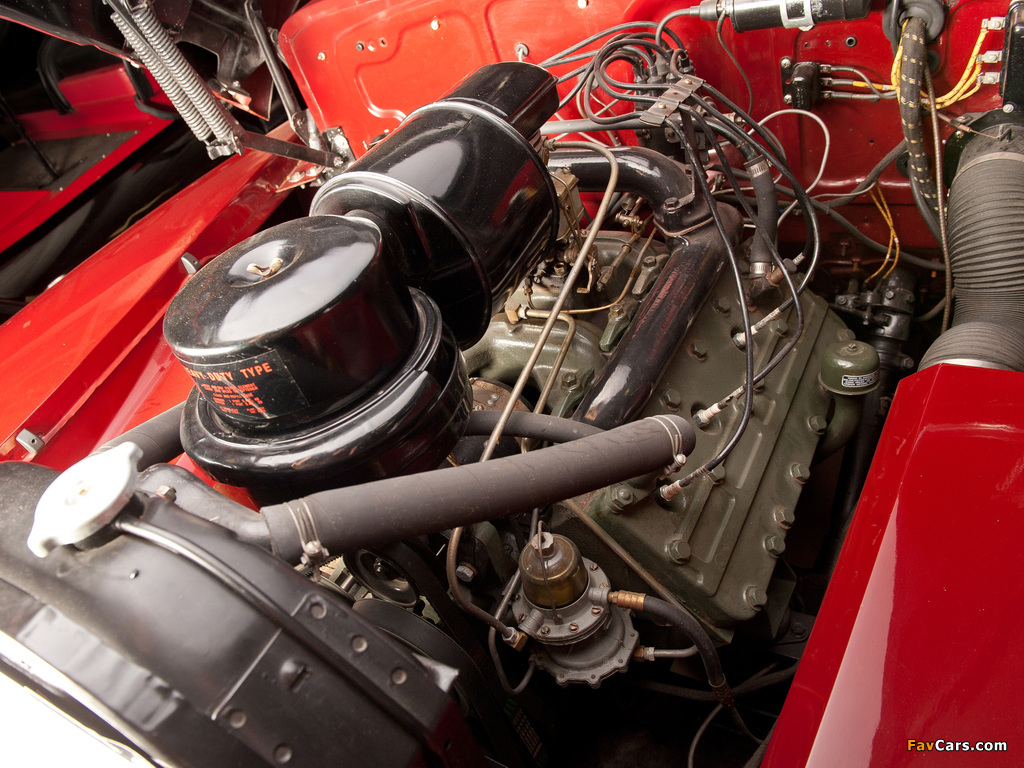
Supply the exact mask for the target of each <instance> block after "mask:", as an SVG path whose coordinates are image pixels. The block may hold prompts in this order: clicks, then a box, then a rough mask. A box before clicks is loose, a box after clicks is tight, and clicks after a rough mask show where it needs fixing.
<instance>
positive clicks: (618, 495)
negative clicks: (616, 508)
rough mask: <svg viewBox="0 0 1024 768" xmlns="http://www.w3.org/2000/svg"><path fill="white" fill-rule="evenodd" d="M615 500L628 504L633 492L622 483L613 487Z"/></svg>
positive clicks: (631, 499)
mask: <svg viewBox="0 0 1024 768" xmlns="http://www.w3.org/2000/svg"><path fill="white" fill-rule="evenodd" d="M615 500H616V501H620V502H622V503H623V504H629V503H630V502H631V501H633V492H632V491H631V490H629V488H627V487H626V486H624V485H620V486H619V487H618V488H616V489H615Z"/></svg>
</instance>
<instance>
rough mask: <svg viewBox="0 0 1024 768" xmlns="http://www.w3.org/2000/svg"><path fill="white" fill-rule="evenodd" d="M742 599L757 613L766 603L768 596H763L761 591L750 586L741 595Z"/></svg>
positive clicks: (763, 593) (756, 587) (754, 586)
mask: <svg viewBox="0 0 1024 768" xmlns="http://www.w3.org/2000/svg"><path fill="white" fill-rule="evenodd" d="M743 599H744V600H746V601H747V605H749V606H750V607H751V608H753V609H754V610H757V611H759V610H761V609H762V608H764V605H765V603H767V602H768V595H766V594H765V592H764V590H763V589H761V588H760V587H758V586H756V585H753V584H752V585H750V586H749V587H747V589H746V591H745V592H744V593H743Z"/></svg>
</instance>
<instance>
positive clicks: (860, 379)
mask: <svg viewBox="0 0 1024 768" xmlns="http://www.w3.org/2000/svg"><path fill="white" fill-rule="evenodd" d="M877 381H878V371H873V372H871V373H862V374H859V375H852V374H849V373H844V374H843V386H844V387H849V388H850V389H860V388H862V387H870V386H871V385H872V384H874V383H875V382H877Z"/></svg>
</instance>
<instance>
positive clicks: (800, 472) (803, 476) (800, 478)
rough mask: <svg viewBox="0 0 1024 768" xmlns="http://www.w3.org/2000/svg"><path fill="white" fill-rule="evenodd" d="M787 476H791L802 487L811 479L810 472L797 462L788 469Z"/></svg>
mask: <svg viewBox="0 0 1024 768" xmlns="http://www.w3.org/2000/svg"><path fill="white" fill-rule="evenodd" d="M789 474H790V475H792V476H793V479H794V480H796V481H797V482H798V483H800V485H803V484H804V483H806V482H807V481H808V480H810V479H811V471H810V470H809V469H808V468H807V467H805V466H804V465H803V464H800V463H799V462H797V463H795V464H792V465H791V466H790V468H789Z"/></svg>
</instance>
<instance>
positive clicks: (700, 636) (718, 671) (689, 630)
mask: <svg viewBox="0 0 1024 768" xmlns="http://www.w3.org/2000/svg"><path fill="white" fill-rule="evenodd" d="M641 611H642V612H643V613H645V614H647V615H648V616H650V617H651V618H655V619H661V620H662V621H665V622H668V623H669V624H671V625H673V626H675V627H678V628H679V629H681V630H682V631H683V633H684V634H685V635H686V636H687V638H689V639H690V641H691V642H692V643H693V644H694V646H696V648H697V653H699V654H700V660H701V661H702V662H704V670H705V671H706V672H707V675H708V684H710V686H711V689H712V690H713V691H714V692H715V697H716V698H717V699H718V701H719V702H720V703H721V704H722V705H723V706H725V707H732V706H733V695H732V691H731V690H730V689H729V683H728V682H726V680H725V672H723V671H722V661H721V659H719V658H718V650H717V649H716V648H715V644H714V642H713V641H712V640H711V637H710V635H708V633H707V632H705V631H704V627H702V626H701V625H700V624H699V623H698V622H697V620H696V619H695V618H693V616H691V615H690V614H688V613H687V612H686V611H684V610H681V609H680V608H677V607H676V606H674V605H672V604H671V603H669V602H666V601H665V600H662V599H661V598H660V597H651V596H650V595H644V603H643V608H641Z"/></svg>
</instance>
